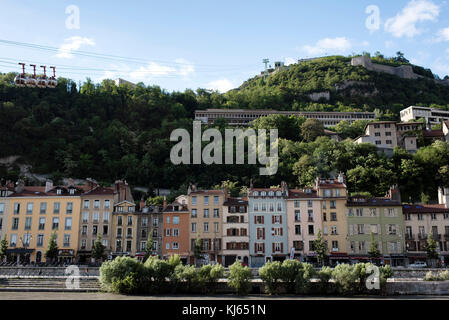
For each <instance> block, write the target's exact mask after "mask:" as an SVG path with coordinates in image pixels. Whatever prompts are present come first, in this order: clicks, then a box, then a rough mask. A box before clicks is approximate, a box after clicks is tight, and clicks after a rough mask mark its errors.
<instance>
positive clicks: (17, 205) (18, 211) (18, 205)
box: [14, 203, 20, 214]
mask: <svg viewBox="0 0 449 320" xmlns="http://www.w3.org/2000/svg"><path fill="white" fill-rule="evenodd" d="M19 213H20V203H14V214H19Z"/></svg>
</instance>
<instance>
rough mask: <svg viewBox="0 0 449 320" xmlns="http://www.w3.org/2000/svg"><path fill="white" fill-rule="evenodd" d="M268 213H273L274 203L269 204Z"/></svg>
mask: <svg viewBox="0 0 449 320" xmlns="http://www.w3.org/2000/svg"><path fill="white" fill-rule="evenodd" d="M270 212H274V203H270Z"/></svg>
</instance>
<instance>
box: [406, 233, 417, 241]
mask: <svg viewBox="0 0 449 320" xmlns="http://www.w3.org/2000/svg"><path fill="white" fill-rule="evenodd" d="M405 240H415V236H414V235H413V234H406V235H405Z"/></svg>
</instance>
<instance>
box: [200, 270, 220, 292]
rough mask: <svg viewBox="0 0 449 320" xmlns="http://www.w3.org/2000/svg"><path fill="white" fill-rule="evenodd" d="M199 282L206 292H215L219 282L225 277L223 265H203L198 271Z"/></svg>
mask: <svg viewBox="0 0 449 320" xmlns="http://www.w3.org/2000/svg"><path fill="white" fill-rule="evenodd" d="M198 275H199V281H200V283H201V285H202V286H203V288H204V289H205V291H206V292H215V290H216V287H217V284H218V280H219V279H220V278H222V277H223V276H224V267H223V266H222V265H221V264H215V265H210V264H207V265H203V266H201V268H200V269H199V270H198Z"/></svg>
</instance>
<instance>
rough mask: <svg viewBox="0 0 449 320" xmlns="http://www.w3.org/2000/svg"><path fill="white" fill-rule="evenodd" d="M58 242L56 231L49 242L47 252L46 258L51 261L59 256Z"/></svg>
mask: <svg viewBox="0 0 449 320" xmlns="http://www.w3.org/2000/svg"><path fill="white" fill-rule="evenodd" d="M58 251H59V249H58V244H57V243H56V232H53V233H52V235H51V236H50V240H49V242H48V248H47V251H46V252H45V258H46V259H48V260H49V261H51V262H54V261H55V260H56V258H57V257H58Z"/></svg>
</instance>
